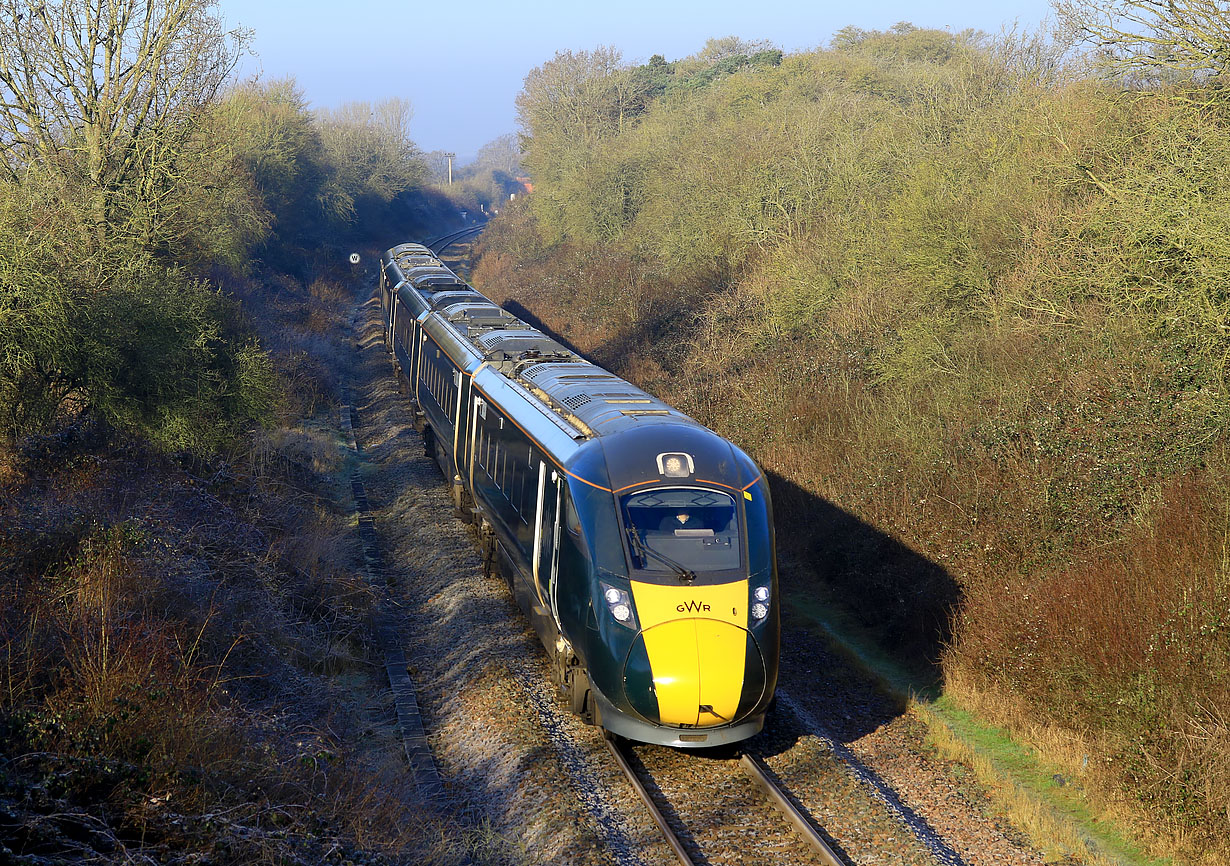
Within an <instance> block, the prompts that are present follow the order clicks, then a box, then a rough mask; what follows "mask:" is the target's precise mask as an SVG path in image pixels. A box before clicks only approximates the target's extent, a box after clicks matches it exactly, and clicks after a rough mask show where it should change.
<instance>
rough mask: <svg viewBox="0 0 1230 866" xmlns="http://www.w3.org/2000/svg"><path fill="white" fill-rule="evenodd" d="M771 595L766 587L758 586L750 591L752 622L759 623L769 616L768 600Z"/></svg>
mask: <svg viewBox="0 0 1230 866" xmlns="http://www.w3.org/2000/svg"><path fill="white" fill-rule="evenodd" d="M771 595H772V593H771V591H770V590H769V588H768V587H767V586H758V587H756V588H755V589H753V590H752V621H753V622H760V621H761V620H763V619H764V618H765V617H766V616H768V615H769V598H770V596H771Z"/></svg>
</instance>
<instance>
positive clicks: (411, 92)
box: [221, 0, 1050, 157]
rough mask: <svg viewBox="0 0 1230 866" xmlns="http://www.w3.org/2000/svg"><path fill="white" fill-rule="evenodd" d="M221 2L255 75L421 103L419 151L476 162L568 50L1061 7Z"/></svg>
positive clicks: (326, 103) (961, 19)
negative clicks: (247, 36) (249, 46)
mask: <svg viewBox="0 0 1230 866" xmlns="http://www.w3.org/2000/svg"><path fill="white" fill-rule="evenodd" d="M221 6H222V12H223V16H224V18H225V20H226V23H227V24H228V25H230V26H234V25H242V26H245V27H249V28H251V29H252V30H254V31H255V39H254V44H253V47H254V49H255V51H256V53H257V56H255V57H248V58H245V61H244V64H243V66H242V68H241V71H242V73H243V74H245V75H250V74H254V73H260V74H262V75H263V76H265V77H283V76H287V75H290V76H293V77H294V78H295V79H296V80H297V81H298V83H299V86H300V87H301V88H302V89H303V91H304V93H305V94H306V95H307V98H308V99H309V100H310V101H311V102H312V104H313V105H314V106H317V107H336V106H337V105H340V104H342V103H344V102H350V101H356V100H367V101H369V102H377V101H379V100H381V99H387V98H389V97H393V96H396V97H401V98H403V99H408V100H410V102H411V103H412V104H413V105H414V120H413V123H412V130H413V137H414V139H415V141H416V142H417V143H418V144H419V146H420V147H422V148H423V149H424V150H453V151H456V152H457V154H458V155H459V156H462V157H465V156H472V155H473V154H474V153H475V152H476V151H477V150H478V148H479V147H481V146H482V145H483V144H485V143H486V142H488V141H490V140H491V139H493V138H496V137H497V136H499V135H502V134H503V133H506V132H513V131H515V130H516V108H515V106H514V104H513V100H514V99H515V98H516V95H517V93H518V92H519V91H520V90H521V84H522V81H523V80H524V78H525V74H526V73H527V72H529V71H530V69H532V68H533V67H535V66H538V65H540V64H542V63H543V62H545V61H547V60H550V59H551V57H552V56H553V55H554V54H555V52H556V51H559V50H564V49H572V50H577V49H592V48H594V47H595V46H597V45H614V46H615V47H617V48H619V49H620V50H621V51H622V52H623V56H624V59H626V60H633V61H644V60H646V59H648V58H649V56H650V55H652V54H662V55H663V56H665V57H666V59H667V60H676V59H678V58H680V57H686V56H687V55H689V54H694V53H695V52H697V51H699V50H700V49H701V48H702V47H704V44H705V40H706V39H708V38H710V37H715V36H716V37H721V36H739V37H741V38H743V39H768V40H771V41H772V42H774V43H776V44H777V45H780V46H781V47H782V48H784V49H785V50H786V51H795V50H799V49H805V48H815V47H818V46H821V45H824V44H825V43H827V42H828V40H829V38H830V37H831V36H832V34H833V33H834V32H835V31H837V30H840V29H841V28H842V27H845V26H846V25H849V24H853V25H854V26H856V27H861V28H863V29H866V30H872V29H878V30H883V29H886V28H888V27H891V26H892V25H893V24H895V23H897V22H898V21H910V22H912V23H913V24H915V25H917V26H919V27H939V28H943V27H949V28H951V29H952V30H954V31H956V30H962V29H964V28H967V27H973V28H977V29H980V30H985V31H987V32H988V33H998V32H999V31H1000V30H1001V29H1003V28H1005V27H1011V26H1012V25H1013V23H1014V22H1015V23H1017V24H1018V25H1019V26H1020V27H1021V28H1023V29H1026V30H1032V29H1035V28H1036V27H1037V26H1038V24H1039V23H1040V22H1041V21H1042V20H1043V19H1044V18H1045V17H1047V16H1048V15H1049V13H1050V6H1049V5H1048V3H1047V2H1046V0H1007V2H1004V3H994V2H991V3H987V2H982V3H977V2H973V0H937V2H931V3H907V2H900V0H862V2H852V3H823V2H807V0H760V2H746V0H745V2H732V0H710V2H702V0H683V2H668V0H658V2H654V0H625V2H605V3H603V2H599V3H586V2H563V0H548V2H537V3H534V2H532V3H524V4H515V3H501V2H492V0H468V2H464V3H457V4H455V5H454V4H450V3H432V4H428V3H410V2H404V0H402V2H397V0H344V2H336V0H334V2H322V0H299V2H294V3H291V2H283V0H259V2H254V0H246V2H245V0H221Z"/></svg>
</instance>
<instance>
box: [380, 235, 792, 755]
mask: <svg viewBox="0 0 1230 866" xmlns="http://www.w3.org/2000/svg"><path fill="white" fill-rule="evenodd" d="M379 298H380V311H381V318H382V321H383V325H384V341H385V346H386V348H387V350H388V352H389V353H390V355H391V356H392V361H393V363H394V367H395V370H396V373H397V375H398V376H399V378H401V380H402V381H403V384H404V387H405V391H406V393H408V395H409V396H410V398H411V399H412V400H413V405H414V410H415V426H416V428H417V429H418V430H419V431H420V432H421V433H422V434H423V437H424V442H425V446H426V448H427V450H428V453H429V454H431V455H432V456H433V457H434V458H435V460H436V462H437V463H438V464H439V465H440V467H441V468H442V470H443V471H444V474H445V476H446V479H448V481H449V483H450V484H451V494H452V501H453V506H454V509H455V511H456V513H457V514H458V516H460V517H463V518H465V519H466V520H468V521H469V522H471V523H472V524H473V526H474V529H475V532H476V534H477V536H478V543H479V547H480V549H481V551H482V555H483V563H484V571H485V572H486V573H488V574H491V575H495V574H499V575H501V576H503V577H504V579H506V580H507V581H508V583H509V585H510V587H511V589H512V593H513V595H514V597H515V598H516V601H517V604H518V606H519V607H520V608H521V609H522V611H523V612H524V613H525V615H526V617H527V618H528V620H529V621H530V623H531V624H532V625H533V627H534V630H535V631H536V632H537V634H538V636H539V638H540V639H541V641H542V643H543V646H544V647H545V648H546V650H547V654H548V656H549V658H550V660H551V670H552V678H553V679H554V681H555V682H556V684H557V685H558V687H559V689H560V691H561V692H562V695H563V698H564V700H565V701H566V702H567V704H568V706H569V708H570V709H571V711H572V712H574V713H576V714H577V715H579V716H580V717H581V718H582V719H583V720H584V721H585V722H587V723H589V724H594V725H599V726H601V727H602V728H604V729H605V730H606V731H608V732H609V733H611V734H615V735H617V736H621V737H624V738H627V739H630V740H636V741H640V742H645V743H653V744H659V745H667V746H675V747H682V748H708V747H716V746H725V745H729V744H733V743H738V742H740V741H742V740H745V739H747V738H748V737H751V736H753V735H755V734H756V733H758V732H759V731H760V730H761V729H762V728H763V727H764V725H765V720H766V717H767V714H768V712H769V710H770V708H771V705H772V703H773V697H774V692H775V689H776V684H777V676H778V667H779V660H780V653H781V647H780V644H781V619H780V594H779V588H778V576H777V556H776V551H775V547H774V537H773V519H772V504H771V502H770V497H769V487H768V482H767V479H766V478H765V476H764V474H763V473H762V472H761V470H760V469H759V467H758V466H757V465H756V464H755V462H753V461H752V459H751V458H750V457H748V456H747V455H746V454H745V453H743V451H741V450H740V449H739V448H738V447H736V446H735V445H734V444H733V443H731V442H729V441H727V440H726V439H724V438H722V437H721V436H719V435H717V434H716V433H714V432H713V431H712V430H709V429H708V428H707V427H705V426H703V425H701V424H699V423H698V422H696V421H695V420H693V419H692V418H690V417H688V416H687V415H685V414H684V413H682V412H680V411H679V410H677V409H675V408H674V407H672V406H669V405H667V404H666V403H664V402H663V401H661V400H659V399H657V398H656V397H654V396H653V395H651V394H649V393H647V392H646V391H644V390H642V389H640V388H638V387H636V386H635V385H633V384H631V383H630V382H627V381H625V380H624V379H621V378H619V377H618V376H616V375H614V374H613V373H610V372H608V371H607V370H605V369H603V368H601V367H599V366H597V365H595V364H592V363H590V362H589V361H587V360H585V359H584V358H583V357H581V356H580V355H578V354H577V353H576V352H574V351H572V350H571V349H569V348H567V347H565V346H564V345H563V344H561V343H560V342H558V341H557V340H555V339H552V338H551V337H550V336H548V335H547V334H544V333H543V332H542V331H540V330H538V329H535V328H533V327H531V326H530V325H529V324H527V323H526V322H524V321H522V320H521V319H518V318H517V317H516V316H514V315H512V314H511V313H509V312H508V311H507V310H504V309H502V308H501V307H500V306H498V305H497V304H495V303H493V302H492V301H491V300H490V299H489V298H487V297H486V296H485V295H483V294H482V293H481V292H479V291H478V290H477V289H475V288H474V287H473V286H471V285H470V284H469V283H467V282H466V281H465V280H463V279H461V278H460V277H459V276H457V274H455V273H454V272H453V271H451V270H450V269H449V268H447V267H446V266H445V265H444V264H443V263H442V262H441V261H440V260H439V259H438V258H436V257H435V256H434V254H433V253H432V252H431V250H430V249H429V248H428V247H426V246H423V245H421V244H414V243H404V244H399V245H397V246H394V247H392V248H391V249H389V250H387V251H386V252H385V253H384V254H383V255H382V256H381V263H380V275H379Z"/></svg>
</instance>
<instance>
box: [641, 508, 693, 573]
mask: <svg viewBox="0 0 1230 866" xmlns="http://www.w3.org/2000/svg"><path fill="white" fill-rule="evenodd" d="M628 541H629V542H630V543H631V544H632V552H633V553H635V554H636V555H637V556H639V557H640V558H641V562H644V561H645V560H646V559H656V560H657V561H658V562H660V563H662V564H663V565H665V566H666V567H667V568H669V569H670V570H671V571H673V572H675V574H676V575H677V576H678V577H679V582H680V583H691V582H692V581H694V580H696V572H694V571H692V570H691V569H690V568H684V567H683V566H682V565H680V564H679V563H677V562H675V560H673V559H671V558H670V557H669V556H665V555H663V554H661V553H658V552H657V551H656V550H654V549H653V548H652V547H650V546H649V545H648V544H646V543H645V542H643V541H641V533H640V532H639V531H638V530H637V528H636V524H635V523H630V524H628Z"/></svg>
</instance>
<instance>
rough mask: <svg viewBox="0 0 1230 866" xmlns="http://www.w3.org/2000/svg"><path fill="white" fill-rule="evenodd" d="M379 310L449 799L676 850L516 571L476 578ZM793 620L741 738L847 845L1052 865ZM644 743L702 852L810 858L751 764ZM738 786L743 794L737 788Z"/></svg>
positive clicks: (503, 815) (420, 673) (578, 850)
mask: <svg viewBox="0 0 1230 866" xmlns="http://www.w3.org/2000/svg"><path fill="white" fill-rule="evenodd" d="M378 316H379V305H378V303H376V302H375V301H374V300H371V301H367V302H366V303H363V304H362V305H361V306H360V307H359V308H358V310H357V312H356V316H355V326H356V334H357V349H358V355H359V357H358V363H357V365H356V373H355V380H354V382H353V395H354V401H355V404H356V409H357V416H358V424H357V425H356V428H355V434H356V437H357V438H358V440H359V444H360V447H361V449H362V451H363V455H364V461H363V464H362V467H361V472H362V473H363V480H364V483H365V485H366V488H367V494H368V498H369V500H370V505H371V509H372V514H373V516H374V518H375V522H376V528H377V532H378V534H379V540H380V544H381V546H382V552H383V558H384V563H385V571H386V575H387V577H388V579H389V581H390V584H391V585H392V591H393V595H394V597H395V598H396V599H397V600H398V602H399V603H400V605H401V606H402V617H403V624H404V625H403V628H402V638H403V642H404V646H405V650H406V656H407V659H408V660H409V669H410V674H411V676H412V678H413V679H414V682H415V684H416V686H417V689H418V693H419V694H418V698H419V703H420V706H421V710H422V714H423V721H424V724H425V726H426V728H427V731H428V736H429V740H430V743H431V746H432V750H433V752H434V754H435V757H436V760H437V762H438V764H439V767H440V772H441V774H442V776H443V777H444V779H445V783H446V791H447V795H448V797H449V798H450V799H451V801H452V803H453V805H454V807H455V808H457V809H458V810H459V811H461V812H462V813H464V814H468V815H469V816H470V817H471V819H472V820H473V821H475V822H476V823H484V822H485V823H488V824H489V826H490V827H491V830H492V832H494V833H497V834H499V835H500V836H502V837H504V838H505V839H510V840H515V841H517V842H518V843H519V844H520V845H521V846H522V848H523V851H524V854H525V856H524V859H525V861H526V862H533V863H569V864H599V863H617V864H621V866H623V864H626V866H635V864H657V863H670V862H672V859H673V857H672V855H671V853H670V850H669V848H668V847H667V846H666V845H665V843H664V842H663V841H662V840H661V836H660V834H659V832H658V830H657V828H656V827H655V826H654V825H653V823H652V821H651V820H650V818H649V817H648V815H647V814H646V813H645V812H644V810H643V808H642V807H641V806H640V804H639V801H638V800H637V799H636V797H635V795H634V794H633V793H632V790H631V788H630V787H629V786H628V784H627V783H626V781H625V780H624V779H623V777H622V775H621V774H620V772H619V770H618V769H617V768H616V766H615V765H614V762H613V761H611V760H610V757H609V756H608V755H607V754H606V751H605V747H604V744H603V742H602V738H601V736H600V734H599V732H598V730H597V729H595V728H591V727H587V726H585V725H583V724H581V723H580V722H579V720H577V719H576V718H575V717H573V716H572V715H571V714H569V713H567V712H566V711H564V710H563V708H562V706H561V705H560V703H559V701H558V700H557V698H556V696H555V691H554V687H553V686H552V684H551V680H550V672H549V668H548V664H547V659H546V654H545V652H544V651H543V649H542V647H541V645H540V644H539V643H538V640H537V638H536V637H535V635H534V634H533V632H532V630H531V629H530V628H529V626H528V624H527V623H526V621H525V620H524V619H523V618H522V616H521V615H520V613H519V611H518V610H517V608H516V605H515V603H514V602H513V600H512V597H511V595H510V593H509V592H508V589H507V587H506V586H505V584H503V583H502V582H501V581H499V580H494V579H489V578H485V577H484V576H483V574H482V568H481V563H480V559H479V555H478V551H477V547H476V546H475V544H474V541H473V537H472V535H471V533H470V532H469V530H468V529H467V527H466V525H465V524H464V523H462V522H461V521H460V520H458V519H457V518H455V517H454V516H453V513H452V506H451V502H450V500H449V496H448V492H447V488H446V486H445V483H444V479H443V477H442V475H441V474H440V471H439V470H438V469H437V468H436V466H435V464H434V462H432V461H431V460H430V459H429V458H428V457H426V456H425V454H424V450H423V443H422V439H421V437H420V436H419V434H418V433H417V432H416V431H415V430H414V428H413V424H412V411H411V407H410V403H409V400H408V399H407V398H406V397H405V396H404V395H403V394H401V393H400V389H399V385H398V382H397V380H396V378H395V376H394V373H393V370H392V368H391V365H390V363H389V361H388V355H387V354H386V352H385V349H384V345H383V342H382V338H381V327H380V324H379V319H378ZM783 579H784V581H785V580H788V575H783ZM785 634H786V636H787V637H786V639H785V640H784V641H783V651H784V655H783V666H782V681H781V683H782V687H783V690H784V693H785V694H786V695H787V697H786V698H785V700H782V701H781V702H780V706H779V709H778V711H777V712H776V714H775V715H774V717H772V718H771V720H770V725H769V728H768V730H767V731H766V732H765V733H764V734H762V735H760V736H759V737H757V738H755V739H754V740H752V741H751V742H750V743H749V744H748V745H749V750H750V751H752V752H754V753H756V754H758V755H760V756H762V758H763V759H764V760H765V762H766V764H767V765H768V766H769V768H770V769H771V770H772V771H773V773H774V774H776V775H777V777H778V778H779V779H780V780H781V781H782V783H783V784H784V785H785V786H786V787H787V789H788V790H789V791H790V793H791V794H792V795H793V796H794V798H795V799H796V801H797V802H798V803H799V804H800V805H801V806H803V808H804V809H805V810H807V812H808V813H809V814H810V815H811V816H812V818H813V819H815V820H816V821H818V822H819V823H820V824H821V825H823V827H824V829H825V831H826V832H827V833H828V834H829V837H830V839H831V840H832V841H833V842H834V843H835V847H836V848H837V849H838V850H839V851H840V852H841V853H842V854H843V855H844V856H845V857H846V858H847V859H848V860H850V861H851V862H854V863H860V864H862V863H867V864H879V863H894V864H896V863H901V864H923V863H935V862H939V863H945V864H950V866H982V864H1010V866H1018V864H1019V866H1032V864H1039V863H1042V862H1043V860H1042V859H1041V857H1040V856H1039V855H1037V854H1036V853H1035V852H1032V851H1030V850H1028V849H1027V848H1025V847H1022V846H1021V845H1020V844H1019V843H1018V841H1017V835H1016V834H1014V833H1013V831H1012V830H1011V829H1010V828H1004V827H1003V826H1002V825H1001V824H1000V823H999V822H997V821H996V820H995V819H994V818H993V817H989V816H988V815H987V814H986V804H985V800H981V799H980V798H979V797H978V795H977V792H976V791H975V792H974V793H972V794H971V793H970V790H969V788H968V786H964V787H963V786H962V785H961V784H959V783H958V782H956V781H954V777H953V776H952V775H951V773H950V768H948V767H946V766H941V765H939V764H938V763H937V762H935V761H933V760H931V759H929V758H928V757H927V755H926V754H925V749H923V747H922V744H921V740H920V738H919V736H918V733H917V730H915V728H916V727H917V723H916V722H914V725H913V727H912V726H911V719H910V717H908V716H902V715H901V713H900V712H899V711H897V710H895V709H894V708H892V707H891V706H890V705H889V702H888V701H887V700H886V699H885V698H883V697H882V696H880V695H878V694H877V693H876V692H875V690H874V688H872V687H871V686H870V685H869V684H867V683H866V682H864V681H861V680H860V677H859V675H858V674H856V673H852V672H851V671H850V670H849V668H850V665H849V664H848V663H846V662H843V661H842V660H841V659H840V658H839V657H838V656H837V655H836V654H834V653H833V652H832V651H831V649H829V648H827V647H826V646H825V642H824V640H823V638H822V637H820V636H819V635H817V634H815V633H813V632H812V631H811V630H810V629H808V628H807V627H806V626H805V625H803V624H800V623H797V622H791V621H789V620H788V621H787V623H786V630H785ZM638 755H643V756H644V757H643V758H642V761H643V762H644V763H645V764H646V765H647V766H652V767H655V768H657V769H655V770H654V772H655V773H658V772H660V771H665V772H666V776H664V777H663V779H659V780H658V781H659V784H661V785H662V786H663V790H664V793H666V794H668V796H669V801H670V802H671V804H672V807H676V806H677V805H678V804H683V805H680V806H678V808H679V809H680V812H681V813H682V814H681V817H683V818H684V819H685V820H687V821H688V822H689V828H690V830H696V832H697V833H698V839H699V838H700V834H701V833H702V832H703V833H704V834H706V835H705V838H711V837H710V836H709V835H708V834H710V833H715V834H716V838H717V839H718V840H719V844H718V846H717V847H718V848H722V849H726V850H724V851H723V850H713V851H710V848H709V844H708V843H703V844H702V845H701V848H702V850H703V851H704V852H705V856H706V858H707V859H706V860H703V861H701V862H708V863H712V864H715V866H716V864H726V863H732V864H733V863H754V862H772V863H809V862H813V861H812V860H811V859H810V858H811V856H812V855H811V854H810V852H809V851H807V850H806V849H805V848H804V846H803V843H802V842H801V841H800V840H797V838H792V837H791V836H790V835H789V834H790V831H789V830H788V829H784V828H783V826H782V825H783V824H784V821H783V819H781V818H780V817H779V816H778V815H777V814H776V813H775V812H773V810H772V807H771V806H768V805H767V804H764V805H763V807H762V806H760V805H756V806H752V805H750V804H753V803H763V801H762V800H761V799H760V798H759V795H758V794H755V793H753V790H752V788H751V785H750V782H748V783H747V789H748V790H747V796H746V797H745V796H743V793H742V790H741V787H740V786H742V785H743V784H744V781H743V780H742V777H741V776H740V775H739V774H738V772H737V771H731V770H730V769H729V768H726V767H721V766H720V765H721V764H722V763H723V762H722V761H720V760H715V759H706V758H698V757H697V756H695V755H689V754H684V753H678V752H673V751H671V750H665V749H657V748H652V747H649V748H638ZM727 763H730V762H727ZM732 772H733V773H734V774H735V775H736V776H738V778H739V779H740V781H738V782H735V781H732ZM667 788H671V790H669V791H668V790H666V789H667ZM727 789H728V790H727ZM718 791H720V792H721V796H720V797H719V796H717V795H716V793H715V792H718ZM738 803H742V804H744V806H743V807H741V808H740V807H736V806H735V805H732V804H738ZM697 809H698V810H700V811H698V812H695V815H697V816H700V817H699V818H698V817H693V811H694V810H697ZM696 822H699V823H696ZM698 826H699V827H700V828H701V829H697V828H698ZM769 828H774V829H773V830H772V831H770V830H769ZM761 831H764V833H763V835H762V832H761ZM770 832H771V834H772V836H773V837H774V838H772V839H770V838H768V836H769V834H770ZM784 839H791V841H792V842H793V843H794V844H793V845H791V844H790V842H784V841H782V840H784ZM727 840H728V841H729V844H726V842H727Z"/></svg>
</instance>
